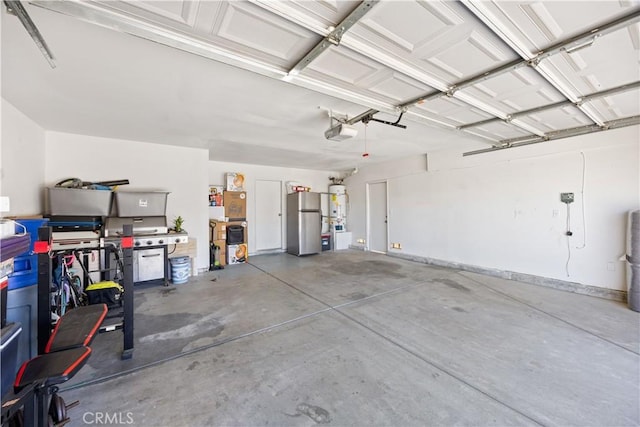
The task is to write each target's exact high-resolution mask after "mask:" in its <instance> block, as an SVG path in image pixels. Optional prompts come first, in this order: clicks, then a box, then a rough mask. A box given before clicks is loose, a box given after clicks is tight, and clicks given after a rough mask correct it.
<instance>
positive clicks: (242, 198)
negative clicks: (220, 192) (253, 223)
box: [224, 191, 247, 221]
mask: <svg viewBox="0 0 640 427" xmlns="http://www.w3.org/2000/svg"><path fill="white" fill-rule="evenodd" d="M224 216H225V217H227V218H229V220H230V221H244V220H246V219H247V193H246V192H244V191H225V192H224Z"/></svg>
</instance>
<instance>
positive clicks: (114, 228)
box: [104, 216, 169, 237]
mask: <svg viewBox="0 0 640 427" xmlns="http://www.w3.org/2000/svg"><path fill="white" fill-rule="evenodd" d="M125 224H131V225H132V226H133V234H134V236H135V235H140V234H145V235H152V234H167V233H168V232H169V227H167V217H166V216H144V217H132V218H129V217H127V218H123V217H113V216H111V217H107V219H106V220H105V223H104V236H105V237H114V236H121V235H122V234H123V228H124V225H125Z"/></svg>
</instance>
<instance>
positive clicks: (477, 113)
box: [412, 96, 493, 126]
mask: <svg viewBox="0 0 640 427" xmlns="http://www.w3.org/2000/svg"><path fill="white" fill-rule="evenodd" d="M412 110H416V111H419V112H421V114H431V115H433V116H434V117H438V116H440V117H442V118H446V119H448V120H450V122H451V123H452V124H454V125H456V126H458V125H462V124H466V123H473V122H478V121H481V120H486V119H489V118H491V117H493V116H491V115H490V114H488V113H485V112H484V111H481V110H478V109H477V108H469V107H468V106H467V105H466V104H465V103H464V102H461V101H458V100H457V99H455V98H450V97H447V96H442V97H439V98H435V99H431V100H429V101H425V102H424V103H422V104H418V105H415V106H413V107H412Z"/></svg>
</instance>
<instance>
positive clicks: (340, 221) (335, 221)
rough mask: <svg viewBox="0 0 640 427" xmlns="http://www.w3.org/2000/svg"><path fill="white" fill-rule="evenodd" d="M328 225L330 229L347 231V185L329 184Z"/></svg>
mask: <svg viewBox="0 0 640 427" xmlns="http://www.w3.org/2000/svg"><path fill="white" fill-rule="evenodd" d="M329 226H330V227H331V231H337V232H340V231H347V187H346V186H344V185H337V184H333V185H330V186H329Z"/></svg>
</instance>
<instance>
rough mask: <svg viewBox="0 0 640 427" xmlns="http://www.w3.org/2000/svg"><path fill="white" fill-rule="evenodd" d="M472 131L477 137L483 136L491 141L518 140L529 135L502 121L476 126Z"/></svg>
mask: <svg viewBox="0 0 640 427" xmlns="http://www.w3.org/2000/svg"><path fill="white" fill-rule="evenodd" d="M473 131H474V132H476V133H477V134H479V135H484V136H486V137H488V138H491V139H496V138H497V139H498V140H503V139H512V138H520V137H523V136H528V135H530V134H529V132H527V131H525V130H523V129H520V128H518V127H515V126H512V125H510V124H508V123H505V122H502V121H498V122H492V123H487V124H485V125H482V126H476V127H474V128H473Z"/></svg>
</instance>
